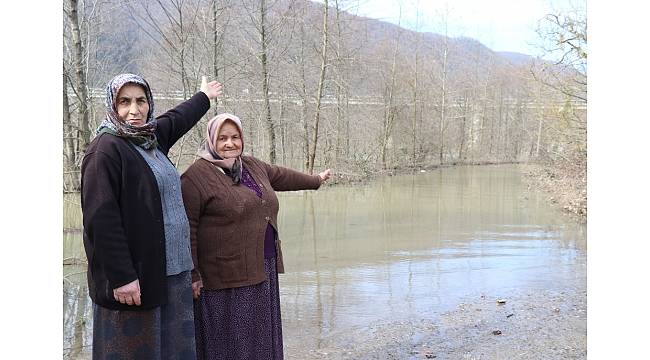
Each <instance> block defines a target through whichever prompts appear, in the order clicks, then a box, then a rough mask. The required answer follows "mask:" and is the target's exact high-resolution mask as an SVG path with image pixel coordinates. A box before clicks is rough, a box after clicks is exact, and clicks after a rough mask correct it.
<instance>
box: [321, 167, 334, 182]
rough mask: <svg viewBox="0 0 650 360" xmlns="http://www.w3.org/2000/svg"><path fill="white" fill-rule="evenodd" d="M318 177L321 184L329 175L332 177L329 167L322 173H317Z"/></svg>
mask: <svg viewBox="0 0 650 360" xmlns="http://www.w3.org/2000/svg"><path fill="white" fill-rule="evenodd" d="M318 177H319V178H320V183H321V184H322V183H324V182H325V181H327V180H329V178H330V177H332V171H331V170H330V169H327V170H325V171H323V172H322V173H320V174H318Z"/></svg>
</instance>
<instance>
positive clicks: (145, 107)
mask: <svg viewBox="0 0 650 360" xmlns="http://www.w3.org/2000/svg"><path fill="white" fill-rule="evenodd" d="M115 108H116V110H117V114H118V115H119V116H120V119H121V120H122V121H124V122H126V123H128V124H130V125H133V126H142V125H144V124H145V123H146V122H147V114H149V102H147V96H146V95H145V93H144V89H143V88H142V86H140V85H136V84H126V85H124V86H122V88H121V89H120V91H119V92H118V93H117V99H116V102H115Z"/></svg>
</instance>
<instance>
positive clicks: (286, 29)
mask: <svg viewBox="0 0 650 360" xmlns="http://www.w3.org/2000/svg"><path fill="white" fill-rule="evenodd" d="M354 4H356V1H343V0H338V1H336V0H334V1H332V0H329V1H325V4H319V3H314V2H311V1H306V0H212V1H209V0H185V1H180V0H155V1H154V0H146V1H145V0H142V1H117V2H111V3H105V2H89V1H86V2H83V1H77V0H65V1H64V19H63V20H64V22H63V25H64V26H63V35H64V64H63V85H64V86H63V102H64V114H63V121H64V134H63V141H64V159H65V163H64V167H65V169H64V176H65V181H64V183H65V189H64V190H66V191H74V190H75V189H77V188H78V184H79V179H78V170H79V164H80V161H81V157H82V156H83V152H84V150H85V147H86V145H87V143H88V142H89V141H90V140H91V139H92V137H93V135H94V129H95V128H96V126H97V124H98V123H99V122H100V121H101V119H102V118H103V116H104V108H103V98H102V97H101V96H98V94H101V89H103V87H104V86H105V84H106V82H107V81H108V80H109V79H110V78H112V77H113V76H114V75H116V74H117V73H120V72H134V73H138V74H141V75H142V76H144V77H145V78H146V79H147V80H148V81H149V82H150V84H151V85H152V87H153V90H154V92H156V93H157V94H158V96H157V99H156V103H155V108H156V113H161V112H163V111H165V110H167V109H169V108H170V107H172V106H174V105H175V104H177V103H178V102H180V101H182V99H184V98H189V97H190V96H191V95H192V94H193V93H194V92H196V91H197V90H198V85H199V83H200V79H201V75H208V76H209V77H210V78H214V79H217V80H219V81H220V82H222V83H223V84H224V85H225V94H224V96H223V98H221V99H219V102H218V104H214V105H213V109H212V110H211V111H210V112H209V114H208V115H207V116H206V119H207V117H209V116H212V115H214V114H215V113H217V112H232V113H235V114H237V115H238V116H240V117H241V118H242V120H243V124H244V131H245V134H244V136H245V139H246V152H247V153H250V154H254V155H255V156H257V157H260V158H262V159H265V160H267V161H270V162H274V163H278V164H281V165H288V166H291V167H294V168H298V169H302V170H304V171H311V170H312V169H313V168H314V167H315V168H317V169H318V168H323V167H332V168H333V169H334V171H335V172H337V171H338V172H340V173H347V174H358V175H364V174H368V173H372V172H376V171H379V170H384V169H391V168H405V167H413V168H418V167H429V166H432V165H438V164H448V163H463V162H467V163H475V162H499V161H528V160H545V161H550V162H557V161H563V162H567V163H572V164H579V163H581V162H582V161H583V160H586V76H585V74H586V25H584V34H580V32H581V31H582V28H581V27H580V26H582V25H581V24H582V22H581V21H582V20H581V19H583V18H584V15H583V14H579V13H577V14H569V15H564V14H556V15H549V16H547V17H546V18H544V19H543V21H542V22H541V23H540V24H541V25H540V30H539V34H540V49H541V50H543V51H546V52H545V54H548V55H549V59H550V58H552V59H561V60H560V61H555V62H550V61H548V60H543V59H540V58H533V57H529V56H521V55H518V56H513V55H512V54H508V53H497V52H494V51H492V50H490V49H488V48H487V47H485V46H483V45H482V44H480V43H479V42H477V41H475V40H473V39H469V38H462V37H461V38H450V37H447V36H444V35H438V34H432V33H422V32H415V31H410V30H406V29H404V28H400V27H398V26H395V25H392V24H389V23H386V22H381V21H377V20H372V19H367V18H362V17H357V16H355V15H353V14H354V12H355V9H354V7H353V6H354ZM433 21H436V24H435V25H437V26H438V27H439V29H440V30H439V32H440V33H442V34H445V33H446V22H447V19H446V18H445V17H440V18H439V19H435V20H433ZM567 34H568V35H574V36H567ZM576 34H577V35H584V36H583V37H584V39H582V38H580V36H575V35H576ZM567 39H570V40H569V41H573V42H572V43H567ZM558 51H560V52H562V51H564V52H565V54H564V55H565V56H563V57H562V56H561V55H559V57H558V55H557V54H558ZM93 89H99V92H98V91H97V90H95V91H93ZM205 121H206V120H203V122H202V123H201V124H200V125H199V126H197V127H196V128H195V130H193V131H191V132H190V133H188V134H187V135H186V136H185V137H184V138H183V140H182V141H180V142H179V143H178V144H177V145H176V146H175V147H174V148H173V149H172V151H171V154H170V158H171V159H172V161H174V162H175V163H176V165H177V166H178V167H179V170H180V171H182V170H184V169H185V167H186V166H187V165H188V164H189V163H191V162H192V161H193V159H194V154H195V152H196V149H197V147H198V145H199V143H200V141H201V140H202V138H203V136H204V132H205V131H204V124H205V123H204V122H205ZM580 166H581V165H580Z"/></svg>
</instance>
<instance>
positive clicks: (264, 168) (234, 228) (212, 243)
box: [181, 114, 330, 360]
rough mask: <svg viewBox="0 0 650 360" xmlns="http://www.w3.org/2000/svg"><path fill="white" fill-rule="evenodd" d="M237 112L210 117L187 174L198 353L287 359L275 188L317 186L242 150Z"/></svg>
mask: <svg viewBox="0 0 650 360" xmlns="http://www.w3.org/2000/svg"><path fill="white" fill-rule="evenodd" d="M243 148H244V141H243V131H242V127H241V122H240V120H239V118H237V117H236V116H234V115H231V114H220V115H218V116H216V117H215V118H213V119H212V120H210V122H208V126H207V139H206V143H205V145H204V148H203V149H202V150H201V151H199V153H198V155H199V157H200V158H199V159H198V160H197V161H195V162H194V164H192V165H191V166H190V167H189V168H188V170H187V171H186V172H185V173H184V174H183V175H182V176H181V184H182V188H183V201H184V202H185V209H186V211H187V217H188V219H189V222H190V238H191V243H192V258H193V261H194V270H193V271H192V288H193V290H194V295H195V297H198V300H197V301H196V302H195V322H196V326H197V333H196V341H197V355H198V358H199V359H238V360H241V359H251V360H265V359H282V358H283V352H282V324H281V318H280V293H279V287H278V273H282V272H284V265H283V262H282V250H281V247H280V240H279V239H278V225H277V215H278V205H279V204H278V198H277V197H276V195H275V191H293V190H308V189H312V190H315V189H318V188H319V187H320V185H321V184H322V183H323V182H324V181H326V180H327V179H329V177H330V170H329V169H328V170H325V171H323V172H322V173H320V174H319V175H313V176H312V175H306V174H303V173H301V172H298V171H294V170H291V169H288V168H284V167H280V166H274V165H269V164H267V163H265V162H263V161H261V160H258V159H256V158H254V157H251V156H243V155H242V151H243Z"/></svg>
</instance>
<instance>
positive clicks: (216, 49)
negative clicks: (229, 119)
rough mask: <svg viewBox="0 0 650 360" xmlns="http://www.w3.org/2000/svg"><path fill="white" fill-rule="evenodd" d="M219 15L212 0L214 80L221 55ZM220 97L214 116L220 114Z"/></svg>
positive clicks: (214, 108)
mask: <svg viewBox="0 0 650 360" xmlns="http://www.w3.org/2000/svg"><path fill="white" fill-rule="evenodd" d="M218 15H219V13H218V11H217V0H213V1H212V51H213V55H212V75H213V76H214V80H217V79H218V78H219V66H218V62H217V56H218V55H219V47H220V46H219V44H220V43H219V31H218V30H217V16H218ZM218 107H219V99H217V98H215V99H214V107H213V108H212V116H217V114H219V109H218Z"/></svg>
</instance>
